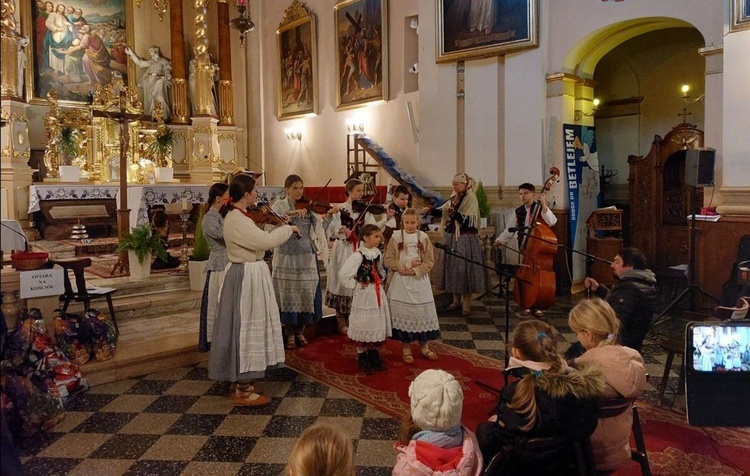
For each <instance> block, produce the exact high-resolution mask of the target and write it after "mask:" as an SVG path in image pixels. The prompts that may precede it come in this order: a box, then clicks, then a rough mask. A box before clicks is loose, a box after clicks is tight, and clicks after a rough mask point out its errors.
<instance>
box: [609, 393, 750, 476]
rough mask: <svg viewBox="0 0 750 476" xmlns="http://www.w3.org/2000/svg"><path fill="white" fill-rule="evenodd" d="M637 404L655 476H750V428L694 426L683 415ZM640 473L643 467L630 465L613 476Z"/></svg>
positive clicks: (634, 464) (640, 403)
mask: <svg viewBox="0 0 750 476" xmlns="http://www.w3.org/2000/svg"><path fill="white" fill-rule="evenodd" d="M636 405H637V406H638V412H639V415H640V416H641V428H642V430H643V435H644V438H645V440H646V450H647V451H648V457H649V461H650V462H651V471H652V472H653V473H654V474H655V475H669V476H673V475H674V476H685V475H700V476H718V475H722V476H723V475H727V476H728V475H748V474H750V428H721V427H715V428H698V427H693V426H690V425H688V423H687V417H686V416H685V414H684V413H679V412H676V411H672V410H669V409H666V408H662V407H656V406H652V405H649V404H646V403H643V402H638V403H637V404H636ZM631 444H633V445H634V444H635V443H634V442H631ZM639 474H641V471H640V467H639V466H638V465H637V464H636V463H634V462H630V463H628V465H627V466H626V467H624V468H621V469H619V470H617V471H616V472H615V473H614V476H624V475H628V476H630V475H639Z"/></svg>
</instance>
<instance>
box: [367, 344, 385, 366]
mask: <svg viewBox="0 0 750 476" xmlns="http://www.w3.org/2000/svg"><path fill="white" fill-rule="evenodd" d="M367 358H368V360H369V361H370V365H371V366H372V368H373V369H374V370H377V371H383V370H387V369H388V367H387V366H386V365H385V364H384V363H383V361H382V360H380V354H379V353H378V350H377V349H369V350H368V351H367Z"/></svg>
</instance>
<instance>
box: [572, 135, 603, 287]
mask: <svg viewBox="0 0 750 476" xmlns="http://www.w3.org/2000/svg"><path fill="white" fill-rule="evenodd" d="M563 141H564V144H563V146H564V148H565V173H564V176H565V182H566V184H567V191H568V210H569V212H570V246H571V248H573V249H574V250H577V251H581V252H585V251H586V236H587V228H586V220H588V218H589V216H590V215H591V213H592V212H593V211H594V210H596V209H597V208H599V204H600V201H601V194H600V186H599V157H598V154H597V151H596V128H594V127H590V126H581V125H576V124H564V125H563ZM572 262H573V284H574V285H575V284H577V283H581V282H583V280H584V278H585V277H586V259H585V257H584V256H582V255H579V254H578V253H573V257H572Z"/></svg>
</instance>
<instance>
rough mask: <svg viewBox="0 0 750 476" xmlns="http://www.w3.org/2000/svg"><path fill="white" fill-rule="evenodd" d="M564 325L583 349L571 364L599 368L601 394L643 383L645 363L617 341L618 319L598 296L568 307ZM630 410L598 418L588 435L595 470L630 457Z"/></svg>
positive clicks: (624, 393) (629, 394)
mask: <svg viewBox="0 0 750 476" xmlns="http://www.w3.org/2000/svg"><path fill="white" fill-rule="evenodd" d="M568 325H569V326H570V328H571V329H572V330H573V331H574V332H575V333H576V336H577V337H578V341H579V342H580V343H581V344H582V345H583V347H584V349H586V352H585V353H584V354H583V355H582V356H580V357H578V358H577V359H575V362H574V365H577V364H582V363H584V362H585V363H586V364H589V363H590V364H591V365H595V366H596V367H597V368H598V369H599V370H601V372H602V374H603V376H604V380H605V382H606V384H607V390H606V392H605V395H604V398H605V399H606V398H632V399H635V398H637V397H639V396H640V395H641V392H643V388H644V387H645V386H646V367H645V366H644V364H643V358H641V354H639V353H638V351H636V350H633V349H631V348H629V347H624V346H621V345H619V344H617V332H618V330H619V327H620V321H619V320H618V319H617V316H616V315H615V311H614V310H613V309H612V307H611V306H610V305H609V304H607V302H606V301H603V300H601V299H593V300H584V301H581V302H580V303H578V304H577V305H576V306H575V307H574V308H573V309H571V311H570V315H569V316H568ZM632 426H633V413H632V412H631V411H630V410H627V411H625V412H623V413H620V414H619V415H617V416H613V417H610V418H600V419H599V422H598V424H597V426H596V430H595V431H594V433H593V434H592V435H591V446H592V448H593V450H594V461H595V463H596V470H597V471H611V470H614V469H615V468H617V467H618V466H620V465H621V464H622V463H624V462H626V461H629V460H630V431H631V428H632Z"/></svg>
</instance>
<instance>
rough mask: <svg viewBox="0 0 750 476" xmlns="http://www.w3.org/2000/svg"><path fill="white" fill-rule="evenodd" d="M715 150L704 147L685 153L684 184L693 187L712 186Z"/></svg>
mask: <svg viewBox="0 0 750 476" xmlns="http://www.w3.org/2000/svg"><path fill="white" fill-rule="evenodd" d="M715 162H716V149H711V148H708V147H704V148H702V149H690V150H688V151H687V152H686V153H685V183H686V184H687V185H691V186H693V187H713V186H714V163H715Z"/></svg>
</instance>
